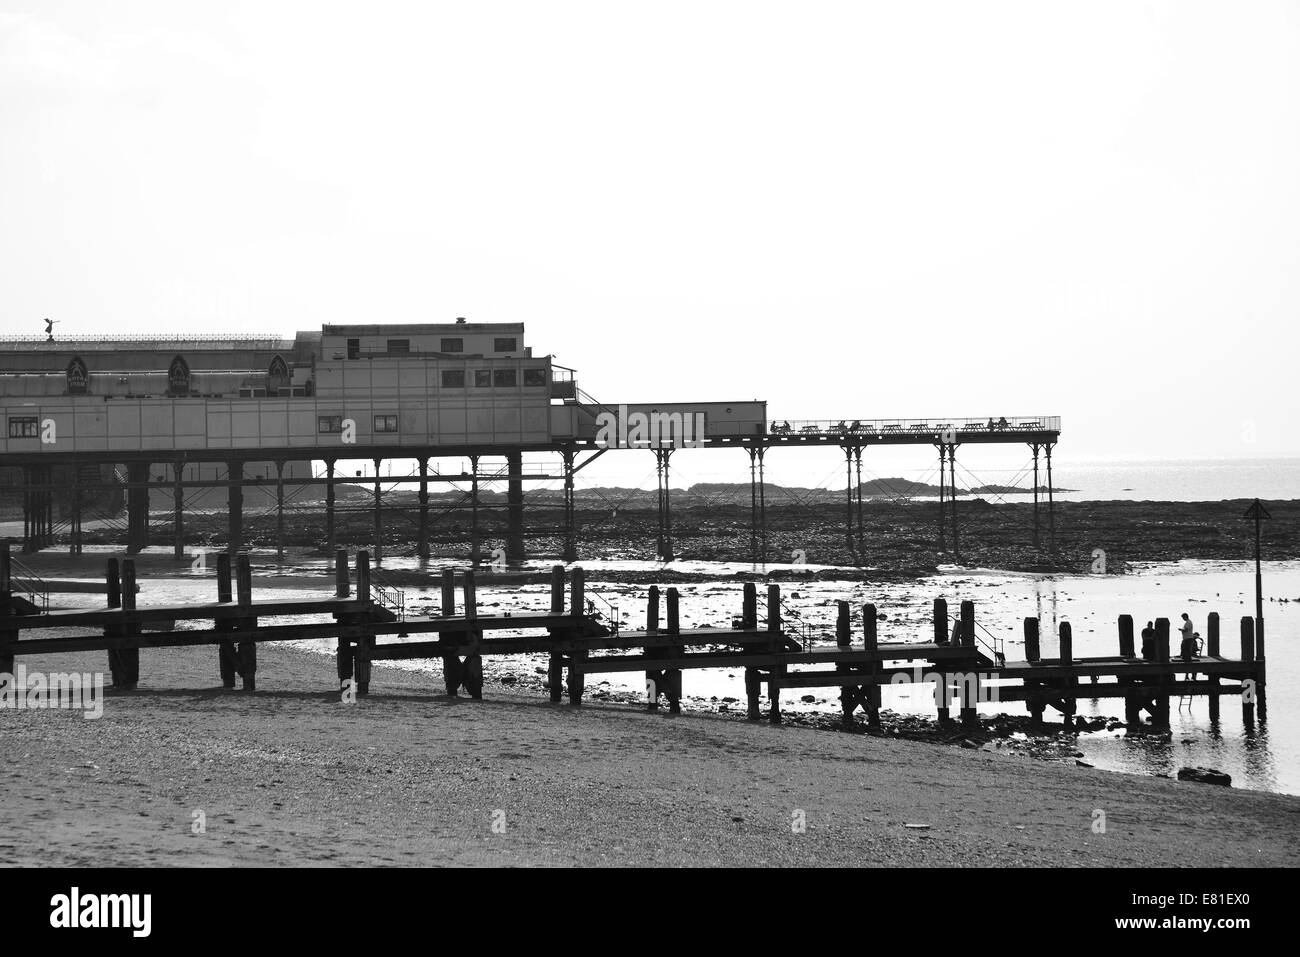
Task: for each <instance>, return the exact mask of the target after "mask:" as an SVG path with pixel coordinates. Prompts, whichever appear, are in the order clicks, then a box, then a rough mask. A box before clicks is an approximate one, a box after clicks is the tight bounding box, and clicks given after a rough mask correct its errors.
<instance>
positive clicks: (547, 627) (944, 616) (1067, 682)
mask: <svg viewBox="0 0 1300 957" xmlns="http://www.w3.org/2000/svg"><path fill="white" fill-rule="evenodd" d="M13 565H14V562H13V560H12V557H11V556H10V554H9V548H8V546H7V545H3V546H0V672H10V673H12V672H13V667H14V660H15V658H16V657H18V656H24V655H36V654H54V653H61V652H74V651H76V652H84V651H105V652H107V653H108V655H109V664H110V670H111V671H112V674H113V683H114V685H115V686H116V687H119V688H122V689H125V690H130V689H133V688H135V686H136V685H137V684H138V682H139V674H140V667H141V662H140V657H141V656H140V652H141V650H142V649H149V648H164V647H191V646H196V647H197V646H216V647H217V648H218V655H217V664H218V671H219V674H220V677H221V680H222V684H223V686H225V687H226V688H231V689H233V688H234V687H235V679H236V677H238V678H240V680H241V681H242V686H243V688H244V690H246V691H250V692H251V691H255V690H256V671H257V646H258V644H260V643H262V642H274V641H293V640H303V639H334V640H335V641H336V660H337V666H338V668H337V670H338V676H339V682H340V690H341V692H342V693H343V694H353V695H357V696H364V695H366V694H368V693H369V691H370V690H371V684H372V677H373V671H372V667H371V666H372V663H373V662H375V661H391V660H399V659H407V660H410V659H441V661H442V665H443V684H444V687H445V690H446V692H447V693H448V694H450V695H456V694H458V693H459V692H461V691H462V690H463V691H465V692H466V693H468V694H469V695H470V696H472V697H475V698H478V697H481V696H482V694H483V665H482V659H483V656H484V655H518V654H546V655H547V656H548V661H549V666H548V669H547V673H548V679H549V680H548V684H549V690H550V697H551V700H552V701H553V702H560V701H562V700H563V698H564V697H565V695H566V694H567V697H568V701H569V703H570V704H572V705H580V704H581V703H582V698H583V694H584V689H585V685H586V679H587V676H589V675H593V674H609V673H632V674H642V675H644V677H645V680H646V689H647V695H646V698H647V704H648V706H649V707H651V708H657V707H658V706H659V702H660V699H661V698H662V699H664V700H665V701H666V703H667V705H668V708H669V710H670V711H673V712H676V711H679V710H680V702H681V695H682V675H683V672H685V671H688V670H693V669H701V668H728V669H735V670H738V671H743V672H744V675H745V687H746V697H747V709H748V710H747V713H748V716H749V718H751V719H753V720H759V719H761V718H762V717H763V715H762V707H761V705H762V701H761V698H762V692H763V691H764V689H765V690H766V698H767V719H768V720H769V721H771V722H773V723H779V722H780V721H781V693H782V692H783V691H788V690H794V689H805V688H838V689H840V702H841V708H842V716H843V720H844V722H845V724H846V725H852V724H853V723H854V722H855V721H856V720H857V719H856V713H857V711H858V710H859V709H861V710H862V711H863V712H865V714H866V717H867V724H868V728H875V727H878V725H879V719H880V707H881V689H882V688H883V687H884V686H887V685H899V684H910V685H918V684H920V685H926V686H928V689H929V690H932V691H933V694H934V700H935V708H936V713H937V716H938V718H939V721H940V722H941V723H949V722H956V721H959V722H960V723H961V724H962V725H963V726H965V727H970V726H974V725H975V724H977V706H978V704H979V703H980V702H981V701H985V700H994V701H999V702H1001V701H1023V702H1024V703H1025V705H1026V707H1027V708H1028V710H1029V713H1030V715H1031V716H1032V717H1033V718H1034V719H1035V720H1038V721H1041V720H1043V718H1044V714H1045V712H1046V710H1047V709H1048V708H1051V709H1054V710H1055V711H1056V712H1058V713H1059V714H1060V716H1061V718H1062V720H1063V722H1064V724H1065V726H1066V727H1067V728H1068V727H1071V726H1072V725H1073V722H1074V717H1075V713H1076V710H1077V704H1078V702H1079V701H1080V700H1081V699H1102V698H1115V699H1123V701H1124V707H1125V720H1126V722H1127V723H1128V724H1129V725H1130V726H1131V727H1138V726H1140V725H1142V724H1143V722H1144V717H1143V716H1144V715H1146V716H1148V717H1149V720H1150V724H1151V725H1153V726H1155V727H1164V726H1167V725H1168V723H1169V709H1170V700H1171V699H1173V698H1183V697H1187V696H1204V697H1206V698H1208V700H1209V706H1210V709H1211V715H1212V717H1213V718H1215V719H1217V717H1218V715H1219V699H1220V697H1221V696H1222V695H1231V694H1238V695H1240V696H1241V703H1242V714H1243V718H1244V720H1245V721H1246V722H1247V723H1248V724H1252V723H1253V722H1254V720H1255V715H1256V706H1257V705H1258V709H1259V716H1260V718H1261V719H1262V718H1263V717H1264V715H1265V710H1264V709H1265V697H1264V688H1265V653H1264V651H1265V649H1264V641H1263V635H1262V634H1258V633H1256V630H1255V622H1254V619H1253V618H1250V617H1243V618H1242V619H1241V625H1240V656H1239V657H1238V658H1229V657H1225V656H1224V655H1223V653H1222V651H1223V648H1222V642H1221V635H1220V620H1219V616H1218V615H1217V614H1215V613H1211V614H1210V615H1209V618H1208V622H1207V640H1206V645H1205V648H1204V653H1203V654H1200V653H1194V654H1190V655H1187V656H1184V655H1181V654H1171V650H1170V644H1169V636H1170V627H1169V621H1168V619H1166V618H1159V619H1156V621H1155V632H1156V633H1155V642H1154V647H1153V648H1149V649H1146V657H1142V656H1141V655H1139V654H1138V653H1137V649H1136V648H1135V647H1134V632H1133V619H1132V617H1131V616H1129V615H1122V616H1120V618H1119V620H1118V621H1117V623H1116V639H1117V648H1116V651H1117V654H1115V655H1113V656H1107V657H1091V658H1085V657H1076V656H1075V654H1074V652H1073V635H1072V632H1071V626H1070V624H1069V623H1068V622H1062V623H1061V624H1060V629H1059V633H1058V636H1057V644H1058V653H1057V654H1056V655H1055V656H1052V657H1044V656H1043V655H1042V653H1041V636H1040V632H1039V626H1040V622H1039V619H1037V618H1026V619H1025V620H1024V648H1025V657H1024V660H1019V661H1017V660H1008V659H1007V657H1006V654H1005V651H1004V647H1005V639H1004V638H1003V637H999V636H997V635H994V634H992V633H990V632H988V631H987V629H984V628H982V626H980V625H978V624H977V621H976V608H975V604H974V603H973V602H970V601H963V602H961V603H960V606H959V608H958V612H957V614H956V615H950V613H949V610H948V606H947V602H946V601H945V600H944V599H943V598H937V599H935V601H934V614H933V635H932V637H931V640H929V641H922V642H918V641H915V640H905V641H897V640H894V641H890V640H886V639H885V638H882V636H881V635H880V634H879V633H878V617H879V614H878V609H877V608H876V606H875V605H874V604H871V603H866V604H864V605H862V606H861V608H860V609H859V610H858V611H859V614H858V622H859V625H858V627H859V629H860V632H861V635H860V640H858V641H855V639H854V635H853V630H854V629H853V626H852V623H853V618H854V615H853V609H852V608H851V607H850V605H849V603H848V602H847V601H841V602H839V603H838V607H837V620H836V628H835V640H836V644H835V647H834V648H830V647H824V648H819V647H816V641H815V635H814V634H813V631H812V629H811V628H810V627H809V626H808V625H807V624H805V623H802V622H801V621H800V620H798V619H797V617H796V616H794V615H792V614H790V613H789V612H788V610H787V609H786V608H785V605H784V603H783V600H782V597H781V588H780V585H778V584H775V583H771V584H768V585H767V588H766V593H765V594H764V595H762V596H760V595H759V591H758V587H757V585H755V583H753V582H746V583H744V585H743V587H742V589H741V594H740V607H739V609H738V614H737V615H736V616H735V618H733V620H732V623H731V627H729V628H682V627H681V625H680V601H679V595H678V592H677V589H675V588H668V589H666V590H664V591H661V590H660V589H659V588H658V587H657V586H651V587H650V588H649V590H648V593H647V597H646V617H645V626H644V628H641V629H636V630H628V629H624V628H621V627H620V624H619V617H618V615H617V614H608V613H602V612H601V611H600V609H599V605H598V602H597V601H596V596H594V595H592V594H591V593H589V591H588V588H587V584H586V578H585V573H584V571H583V569H582V568H581V567H580V566H578V567H574V568H572V569H571V570H570V571H569V572H568V573H566V570H565V568H564V567H563V566H558V565H557V566H555V567H554V568H553V569H552V571H551V575H550V586H551V588H550V598H551V601H550V609H549V610H548V611H547V612H544V613H533V614H510V613H503V614H491V615H488V614H480V613H479V612H478V602H477V597H476V588H477V578H476V573H475V571H474V569H472V568H465V569H462V570H460V572H459V574H457V571H456V570H455V569H450V568H448V569H444V570H443V571H442V574H441V578H440V586H441V607H440V609H439V614H438V615H434V616H411V615H408V614H406V611H405V607H404V602H403V601H401V600H400V599H396V598H395V597H394V596H395V590H394V589H393V588H391V587H386V586H383V585H379V584H377V583H376V581H375V577H376V574H377V573H376V572H374V570H373V569H372V568H371V565H370V557H369V555H368V554H367V553H366V552H364V551H362V552H359V553H357V554H356V556H355V559H354V560H353V561H350V560H349V556H348V554H347V552H345V551H342V550H340V551H339V552H338V553H337V554H336V559H335V569H334V595H333V596H332V597H328V598H294V599H271V600H265V599H259V600H255V599H254V598H253V594H252V575H251V571H250V566H249V560H248V556H247V555H238V556H235V557H234V559H233V561H232V558H231V556H229V555H226V554H223V555H221V556H219V560H218V562H217V564H216V576H215V577H216V595H215V599H216V600H215V601H214V602H211V603H204V604H190V605H166V606H148V605H139V604H137V601H136V591H137V585H136V575H135V562H134V560H133V559H130V558H127V559H122V560H120V561H119V560H118V559H117V558H110V559H108V560H107V566H106V572H105V585H104V593H105V597H106V601H105V607H103V608H101V609H72V610H54V611H48V610H41V609H40V608H37V607H35V606H33V605H32V604H31V603H30V602H29V601H27V600H26V599H24V598H23V597H22V596H21V595H20V594H19V593H18V591H16V584H17V582H18V579H17V578H16V577H15V575H14V574H13ZM232 586H233V587H232ZM458 590H459V591H460V593H461V604H460V606H459V609H458V607H457V600H456V599H457V592H458ZM760 597H761V599H762V600H761V602H760ZM760 606H761V607H760ZM760 612H761V613H760ZM271 618H274V619H276V623H274V624H271V623H268V622H267V619H271ZM178 622H186V623H188V627H187V628H186V629H185V630H176V627H175V626H176V623H178ZM56 628H58V629H73V630H75V631H76V632H77V633H76V634H73V635H70V636H67V635H60V636H57V637H50V636H48V631H49V630H50V629H56ZM501 632H510V634H500V633H501ZM394 636H401V637H403V638H406V639H408V640H396V641H394V640H388V639H392V638H393V637H394ZM416 636H428V637H427V638H416ZM410 639H414V640H410ZM954 710H955V711H956V712H957V714H956V717H955V718H954V716H953V714H952V712H953V711H954Z"/></svg>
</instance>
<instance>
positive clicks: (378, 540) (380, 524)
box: [372, 459, 384, 565]
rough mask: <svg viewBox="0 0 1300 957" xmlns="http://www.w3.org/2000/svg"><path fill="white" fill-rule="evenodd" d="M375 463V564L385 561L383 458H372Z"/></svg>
mask: <svg viewBox="0 0 1300 957" xmlns="http://www.w3.org/2000/svg"><path fill="white" fill-rule="evenodd" d="M372 461H373V462H374V464H375V530H374V539H375V546H374V549H373V550H372V551H373V555H374V559H375V564H376V565H382V564H383V563H384V546H383V544H382V543H383V538H384V489H383V486H382V485H380V482H379V469H380V467H381V466H382V465H383V464H384V460H383V459H372Z"/></svg>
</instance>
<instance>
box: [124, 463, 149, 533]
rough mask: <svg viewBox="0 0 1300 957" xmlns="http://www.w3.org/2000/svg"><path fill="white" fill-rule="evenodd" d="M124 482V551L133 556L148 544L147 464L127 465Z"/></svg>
mask: <svg viewBox="0 0 1300 957" xmlns="http://www.w3.org/2000/svg"><path fill="white" fill-rule="evenodd" d="M126 481H127V492H126V524H127V531H126V551H127V554H129V555H134V554H136V553H137V552H139V551H141V550H142V549H144V548H145V547H146V546H147V545H148V544H149V463H148V462H130V463H128V464H127V467H126Z"/></svg>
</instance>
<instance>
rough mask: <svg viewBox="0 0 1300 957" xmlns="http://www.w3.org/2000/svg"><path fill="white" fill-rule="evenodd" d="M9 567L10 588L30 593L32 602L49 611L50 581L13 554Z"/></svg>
mask: <svg viewBox="0 0 1300 957" xmlns="http://www.w3.org/2000/svg"><path fill="white" fill-rule="evenodd" d="M9 568H10V573H9V588H10V590H11V591H14V592H19V593H23V594H27V595H30V596H31V602H32V604H33V605H36V606H38V607H39V608H40V609H41V612H42V613H44V612H47V611H49V610H50V585H49V582H47V581H46V580H45V579H44V578H42V577H41V576H40V575H38V574H36V572H34V571H32V570H31V569H30V568H28V567H27V566H26V565H24V564H23V563H22V562H20V561H19V560H18V559H16V558H13V557H12V556H11V557H10V559H9Z"/></svg>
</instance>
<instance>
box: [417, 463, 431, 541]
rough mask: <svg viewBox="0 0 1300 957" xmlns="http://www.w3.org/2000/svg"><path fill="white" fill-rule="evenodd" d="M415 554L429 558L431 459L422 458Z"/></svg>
mask: <svg viewBox="0 0 1300 957" xmlns="http://www.w3.org/2000/svg"><path fill="white" fill-rule="evenodd" d="M415 535H416V537H415V554H416V555H417V556H418V557H420V558H422V559H427V558H428V557H429V554H430V552H429V459H428V458H427V457H426V456H423V455H421V456H420V524H419V528H418V529H417V530H416V533H415Z"/></svg>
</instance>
